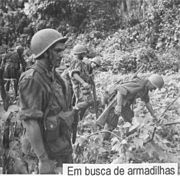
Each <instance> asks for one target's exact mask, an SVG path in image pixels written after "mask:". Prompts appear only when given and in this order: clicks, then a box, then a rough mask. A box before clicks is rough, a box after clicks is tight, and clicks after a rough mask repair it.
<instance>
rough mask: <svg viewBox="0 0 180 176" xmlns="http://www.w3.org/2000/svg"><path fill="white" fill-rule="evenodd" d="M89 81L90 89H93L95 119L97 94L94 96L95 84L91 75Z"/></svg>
mask: <svg viewBox="0 0 180 176" xmlns="http://www.w3.org/2000/svg"><path fill="white" fill-rule="evenodd" d="M90 82H91V85H92V91H93V99H94V109H95V113H96V119H97V118H98V104H97V96H96V86H95V83H94V79H93V77H92V76H91V77H90Z"/></svg>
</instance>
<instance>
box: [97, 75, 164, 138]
mask: <svg viewBox="0 0 180 176" xmlns="http://www.w3.org/2000/svg"><path fill="white" fill-rule="evenodd" d="M163 85H164V80H163V78H162V77H161V76H160V75H159V74H152V75H151V76H150V77H149V78H148V79H140V78H138V77H137V78H135V79H133V80H132V81H129V82H126V83H122V84H121V85H120V86H119V87H118V88H117V90H116V91H117V95H116V97H115V98H114V99H113V101H114V103H113V102H111V104H112V105H113V104H114V105H113V106H112V107H110V106H108V107H107V109H105V110H104V113H102V115H101V116H100V117H99V118H98V120H97V121H96V123H97V125H99V126H101V127H103V126H104V125H105V126H104V129H105V130H108V131H112V130H114V129H115V128H116V127H117V123H118V119H119V116H120V115H121V116H122V117H123V119H124V121H126V122H129V123H132V118H133V117H134V112H133V109H132V105H133V103H134V102H135V100H136V99H137V98H141V100H142V101H144V102H145V105H146V108H147V109H148V111H149V112H150V114H151V116H152V117H153V118H154V119H157V118H156V116H155V113H154V111H153V108H152V106H151V104H150V98H149V95H148V93H149V91H153V90H155V89H157V88H158V89H161V88H162V87H163ZM114 107H115V108H114ZM108 108H109V110H108ZM110 109H114V112H115V114H114V115H109V112H110V111H111V110H110ZM105 112H107V113H105ZM109 137H110V133H105V135H104V140H108V139H109Z"/></svg>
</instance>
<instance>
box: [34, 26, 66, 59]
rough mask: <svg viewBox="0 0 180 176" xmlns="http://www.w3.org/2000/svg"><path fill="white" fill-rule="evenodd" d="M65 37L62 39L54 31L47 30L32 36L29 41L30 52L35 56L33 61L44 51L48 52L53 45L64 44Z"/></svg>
mask: <svg viewBox="0 0 180 176" xmlns="http://www.w3.org/2000/svg"><path fill="white" fill-rule="evenodd" d="M66 40H67V38H66V37H63V36H62V35H61V33H59V32H58V31H57V30H55V29H51V28H47V29H42V30H40V31H38V32H37V33H35V34H34V36H33V37H32V39H31V50H32V53H33V54H34V55H35V59H36V58H38V57H39V56H40V55H42V54H43V53H44V52H45V51H46V50H48V49H49V48H50V47H51V46H52V45H53V44H55V43H57V42H62V43H65V42H66Z"/></svg>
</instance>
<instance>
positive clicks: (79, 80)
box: [73, 73, 89, 87]
mask: <svg viewBox="0 0 180 176" xmlns="http://www.w3.org/2000/svg"><path fill="white" fill-rule="evenodd" d="M73 78H74V79H76V80H77V81H78V82H79V83H81V84H82V86H83V87H88V85H89V84H88V83H86V82H85V81H84V80H83V79H82V78H81V77H80V76H79V74H77V73H74V74H73Z"/></svg>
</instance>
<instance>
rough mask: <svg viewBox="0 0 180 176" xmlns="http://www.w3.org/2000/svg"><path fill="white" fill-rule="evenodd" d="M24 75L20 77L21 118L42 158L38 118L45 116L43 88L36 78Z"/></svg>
mask: <svg viewBox="0 0 180 176" xmlns="http://www.w3.org/2000/svg"><path fill="white" fill-rule="evenodd" d="M28 74H31V73H28ZM28 76H29V75H28ZM24 77H25V78H24V79H20V83H19V96H20V107H21V114H20V118H21V120H22V121H23V125H24V127H25V128H26V134H27V136H28V139H29V141H30V143H31V145H32V147H33V149H34V152H35V153H36V155H37V156H38V158H39V159H40V158H41V156H42V155H44V153H45V147H44V143H43V138H42V134H41V129H40V126H39V124H38V120H40V119H42V118H43V112H42V111H41V109H42V103H43V97H42V95H43V92H42V91H43V90H42V87H41V85H40V83H39V82H38V81H36V80H35V79H34V78H31V77H30V76H29V77H30V78H29V77H28V78H26V75H25V76H24ZM32 88H33V90H34V91H33V90H32Z"/></svg>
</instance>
